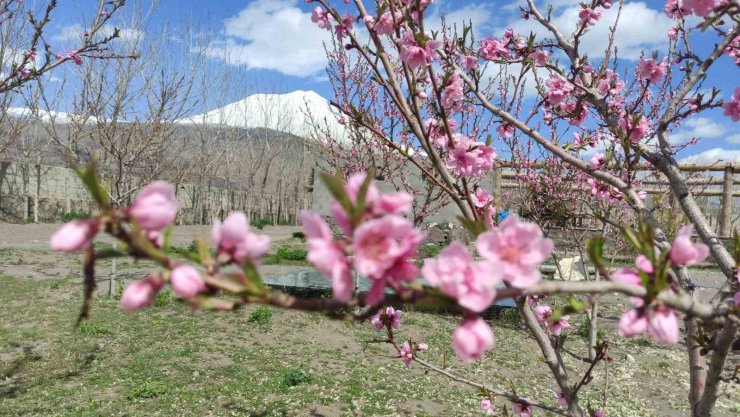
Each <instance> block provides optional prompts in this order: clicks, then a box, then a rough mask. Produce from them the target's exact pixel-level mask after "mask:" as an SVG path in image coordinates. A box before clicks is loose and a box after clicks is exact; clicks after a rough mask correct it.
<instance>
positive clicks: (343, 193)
mask: <svg viewBox="0 0 740 417" xmlns="http://www.w3.org/2000/svg"><path fill="white" fill-rule="evenodd" d="M321 181H322V182H323V183H324V184H325V185H326V188H328V189H329V192H330V193H331V195H332V196H333V197H334V199H335V200H337V202H338V203H339V204H340V205H341V206H342V208H343V209H344V211H345V212H347V213H352V201H350V199H349V195H347V190H346V188H345V186H344V180H343V179H342V177H341V176H339V174H337V175H329V174H327V173H325V172H322V173H321Z"/></svg>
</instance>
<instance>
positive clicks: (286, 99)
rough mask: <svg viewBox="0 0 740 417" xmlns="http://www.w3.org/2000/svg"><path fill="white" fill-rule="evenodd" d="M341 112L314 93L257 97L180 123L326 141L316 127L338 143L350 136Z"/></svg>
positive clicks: (301, 92) (301, 91)
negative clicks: (209, 125)
mask: <svg viewBox="0 0 740 417" xmlns="http://www.w3.org/2000/svg"><path fill="white" fill-rule="evenodd" d="M340 117H341V114H340V112H339V111H338V110H337V109H335V108H333V107H331V105H330V104H329V101H328V100H327V99H325V98H324V97H322V96H320V95H319V94H317V93H315V92H313V91H303V90H298V91H293V92H291V93H287V94H253V95H251V96H248V97H246V98H244V99H242V100H240V101H237V102H234V103H231V104H227V105H226V106H224V107H221V108H218V109H215V110H211V111H208V112H206V113H203V114H198V115H195V116H190V117H187V118H185V119H182V120H179V121H178V122H179V123H181V124H211V125H224V126H231V127H241V128H268V129H273V130H277V131H281V132H286V133H290V134H293V135H296V136H300V137H304V138H317V139H323V136H324V135H323V134H317V131H316V128H315V126H316V125H319V126H321V129H322V130H323V131H328V132H329V133H330V134H331V135H332V136H333V137H334V138H335V139H336V140H343V139H344V138H346V137H347V129H346V128H345V127H344V126H343V125H342V124H341V123H339V119H340Z"/></svg>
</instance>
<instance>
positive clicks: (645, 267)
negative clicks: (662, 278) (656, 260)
mask: <svg viewBox="0 0 740 417" xmlns="http://www.w3.org/2000/svg"><path fill="white" fill-rule="evenodd" d="M635 266H637V268H638V269H639V270H641V271H643V272H645V273H648V274H652V273H653V272H655V267H654V266H653V263H652V262H650V259H648V258H647V256H645V255H637V258H635Z"/></svg>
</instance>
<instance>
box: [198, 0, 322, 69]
mask: <svg viewBox="0 0 740 417" xmlns="http://www.w3.org/2000/svg"><path fill="white" fill-rule="evenodd" d="M224 34H225V35H226V37H227V38H226V39H219V40H216V41H213V42H211V43H210V44H209V45H208V46H207V47H206V48H203V49H201V50H200V51H201V52H202V53H204V54H205V55H207V56H210V57H213V58H218V59H221V60H223V61H224V62H226V63H227V64H231V65H243V66H245V67H247V68H249V69H267V70H275V71H278V72H281V73H283V74H287V75H292V76H297V77H308V76H313V75H316V74H317V73H318V72H320V71H322V70H323V69H324V68H325V67H326V55H325V53H324V46H323V43H324V42H328V41H330V39H331V33H330V32H329V31H327V30H323V29H319V28H318V26H316V24H314V23H313V22H311V14H310V13H305V12H303V11H302V10H301V9H300V8H298V6H297V0H256V1H253V2H252V3H250V4H249V5H248V6H247V7H246V8H244V9H243V10H242V11H241V12H239V14H237V15H236V16H234V17H231V18H229V19H226V20H225V21H224Z"/></svg>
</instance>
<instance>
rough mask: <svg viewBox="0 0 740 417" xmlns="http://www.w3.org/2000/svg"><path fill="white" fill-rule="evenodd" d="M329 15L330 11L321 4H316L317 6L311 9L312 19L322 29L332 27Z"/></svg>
mask: <svg viewBox="0 0 740 417" xmlns="http://www.w3.org/2000/svg"><path fill="white" fill-rule="evenodd" d="M329 16H330V15H329V13H328V12H327V11H325V10H324V9H323V8H321V7H319V6H316V8H315V9H313V11H311V21H312V22H314V23H316V25H318V27H320V28H321V29H330V28H331V24H330V23H329Z"/></svg>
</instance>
